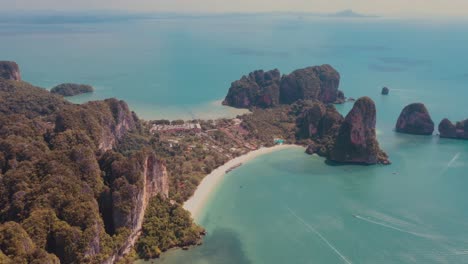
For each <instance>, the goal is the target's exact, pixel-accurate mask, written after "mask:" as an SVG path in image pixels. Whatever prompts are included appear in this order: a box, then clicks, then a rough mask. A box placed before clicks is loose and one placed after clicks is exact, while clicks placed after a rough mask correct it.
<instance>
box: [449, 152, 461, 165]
mask: <svg viewBox="0 0 468 264" xmlns="http://www.w3.org/2000/svg"><path fill="white" fill-rule="evenodd" d="M459 157H460V152H458V153H457V154H455V156H453V158H452V159H451V160H450V162H449V163H448V164H447V168H450V167H452V165H453V164H454V163H455V162H456V161H457V160H458V158H459Z"/></svg>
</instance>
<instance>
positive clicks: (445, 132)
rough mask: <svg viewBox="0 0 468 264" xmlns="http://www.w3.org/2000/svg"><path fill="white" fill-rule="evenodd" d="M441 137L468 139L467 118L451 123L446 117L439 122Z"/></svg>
mask: <svg viewBox="0 0 468 264" xmlns="http://www.w3.org/2000/svg"><path fill="white" fill-rule="evenodd" d="M439 133H440V137H441V138H455V139H468V119H466V120H463V121H460V122H457V123H456V124H453V123H452V122H451V121H450V120H448V119H447V118H445V119H443V120H442V121H441V122H440V124H439Z"/></svg>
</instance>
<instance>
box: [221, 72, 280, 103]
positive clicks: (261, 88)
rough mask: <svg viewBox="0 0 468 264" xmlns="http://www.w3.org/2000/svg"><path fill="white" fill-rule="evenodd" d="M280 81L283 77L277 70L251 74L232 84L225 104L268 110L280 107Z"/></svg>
mask: <svg viewBox="0 0 468 264" xmlns="http://www.w3.org/2000/svg"><path fill="white" fill-rule="evenodd" d="M280 80H281V75H280V72H279V71H278V70H277V69H275V70H271V71H267V72H264V71H262V70H259V71H254V72H251V73H250V74H249V75H248V76H243V77H242V78H241V79H240V80H238V81H235V82H233V83H232V84H231V88H230V89H229V92H228V95H227V96H226V99H225V100H224V102H223V104H224V105H229V106H233V107H237V108H250V107H252V106H257V107H263V108H266V107H272V106H275V105H278V104H279V85H280Z"/></svg>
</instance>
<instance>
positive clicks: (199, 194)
mask: <svg viewBox="0 0 468 264" xmlns="http://www.w3.org/2000/svg"><path fill="white" fill-rule="evenodd" d="M289 148H303V147H301V146H297V145H279V146H274V147H271V148H261V149H258V150H254V151H251V152H249V153H247V154H245V155H242V156H239V157H237V158H235V159H232V160H230V161H228V162H226V163H225V164H224V165H222V166H220V167H218V168H216V169H215V170H213V171H212V172H211V173H210V174H208V175H207V176H205V178H203V180H202V182H201V183H200V185H198V187H197V190H196V191H195V193H194V195H193V196H192V197H190V199H188V200H187V201H186V202H185V203H184V208H185V209H186V210H188V211H189V212H190V213H192V217H193V218H194V219H195V220H197V217H199V214H200V211H201V209H202V208H203V207H204V206H205V204H206V202H207V201H208V199H209V198H210V195H211V194H212V193H213V191H214V190H215V189H216V187H217V186H218V185H219V184H220V183H221V181H222V180H223V178H224V177H225V175H226V170H228V169H230V168H232V167H234V166H236V165H238V164H240V163H242V164H244V163H246V162H248V161H249V160H252V159H255V158H256V157H259V156H261V155H264V154H267V153H271V152H274V151H278V150H283V149H289Z"/></svg>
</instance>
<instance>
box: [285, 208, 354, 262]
mask: <svg viewBox="0 0 468 264" xmlns="http://www.w3.org/2000/svg"><path fill="white" fill-rule="evenodd" d="M286 208H287V209H288V211H289V212H290V213H291V214H292V215H293V216H294V217H296V218H297V219H298V220H299V221H300V222H301V223H302V224H303V225H304V226H306V227H307V228H308V229H309V230H310V231H312V232H314V233H315V234H316V235H317V236H318V237H319V238H320V239H322V241H323V242H325V243H326V244H327V245H328V246H329V247H330V248H331V249H332V250H333V251H334V252H335V253H336V254H337V255H338V256H339V257H340V258H341V259H342V260H343V261H344V262H345V263H347V264H352V262H351V261H349V260H348V259H347V258H346V257H345V256H344V255H343V254H341V252H340V251H338V249H336V247H334V246H333V245H332V244H331V243H330V242H329V241H328V240H327V239H326V238H325V237H324V236H323V235H322V234H320V232H319V231H317V230H316V229H315V228H313V227H312V226H311V225H310V224H309V223H307V222H306V221H305V220H304V219H302V218H301V217H299V216H298V215H297V214H296V213H295V212H294V211H293V210H292V209H291V208H289V207H286Z"/></svg>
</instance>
